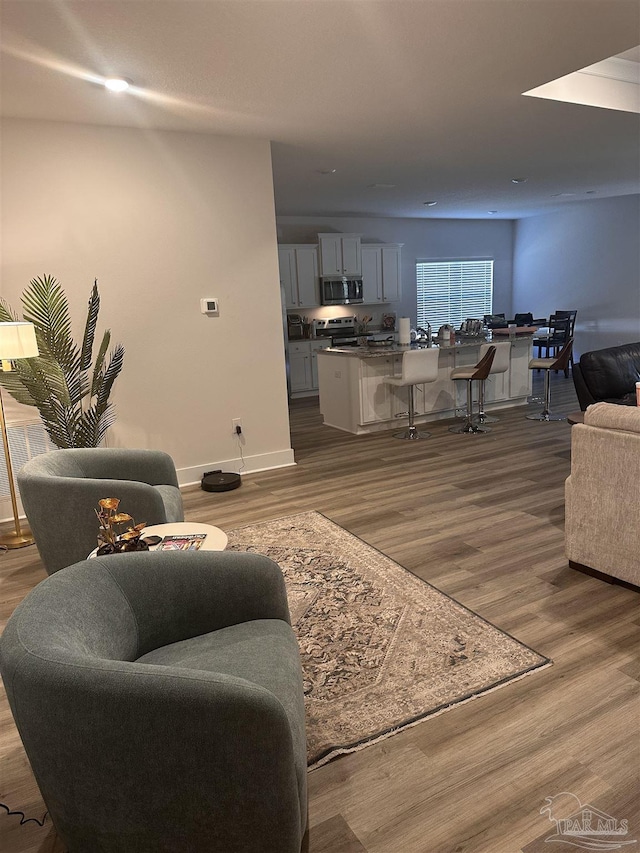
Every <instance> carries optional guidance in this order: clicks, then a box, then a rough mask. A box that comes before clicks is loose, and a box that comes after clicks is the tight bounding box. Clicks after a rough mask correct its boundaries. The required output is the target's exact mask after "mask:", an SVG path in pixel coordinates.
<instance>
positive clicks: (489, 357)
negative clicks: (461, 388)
mask: <svg viewBox="0 0 640 853" xmlns="http://www.w3.org/2000/svg"><path fill="white" fill-rule="evenodd" d="M495 354H496V348H495V346H494V345H491V346H489V348H488V349H487V352H486V354H485V355H484V356H483V357H482V358H481V359H480V361H479V362H478V363H477V364H470V365H468V366H466V365H465V366H464V367H454V368H453V370H452V371H451V373H450V374H449V377H450V378H451V379H455V380H456V381H460V380H463V379H464V381H465V382H466V383H467V413H466V415H465V419H464V423H463V424H462V426H457V427H449V432H457V433H467V434H468V435H477V434H478V433H484V432H491V430H490V429H489V427H484V426H479V425H478V424H474V423H473V381H474V379H475V380H476V381H477V382H484V380H485V379H486V378H487V376H488V375H489V371H490V370H491V365H492V364H493V359H494V356H495Z"/></svg>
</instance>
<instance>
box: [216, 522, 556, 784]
mask: <svg viewBox="0 0 640 853" xmlns="http://www.w3.org/2000/svg"><path fill="white" fill-rule="evenodd" d="M228 535H229V543H228V546H227V549H228V550H232V551H251V552H257V553H260V554H266V555H267V556H269V557H271V559H272V560H275V562H276V563H278V565H279V566H280V568H281V569H282V572H283V574H284V577H285V582H286V584H287V594H288V599H289V609H290V612H291V623H292V625H293V627H294V629H295V630H296V633H297V635H298V642H299V645H300V653H301V657H302V670H303V675H304V686H305V696H306V707H307V743H308V760H309V764H310V766H313V767H316V766H318V765H320V764H324V763H325V762H327V761H329V760H330V759H331V758H333V757H334V756H336V755H339V754H341V753H347V752H354V751H356V750H359V749H362V748H364V747H365V746H367V745H369V744H371V743H375V742H376V741H380V740H382V739H384V738H387V737H389V736H390V735H393V734H395V733H396V732H398V731H400V730H401V729H404V728H407V727H408V726H412V725H414V724H415V723H417V722H420V721H421V720H424V719H425V718H427V717H430V716H434V715H436V714H440V713H443V712H444V711H448V710H450V709H453V708H455V707H456V705H458V704H460V703H462V702H466V701H469V700H471V699H474V698H475V697H477V696H479V695H481V694H483V693H486V692H488V691H490V690H495V689H497V688H499V687H503V686H505V685H506V684H508V683H510V682H512V681H515V680H516V679H518V678H522V677H524V676H526V675H529V674H531V673H532V672H534V671H537V670H539V669H542V668H543V667H546V666H549V665H550V663H551V661H550V660H549V659H548V658H546V657H544V656H543V655H540V654H538V653H537V652H535V651H533V650H532V649H530V648H529V647H528V646H526V645H524V644H522V643H520V642H518V640H516V639H514V638H513V637H511V636H510V635H509V634H505V633H504V632H503V631H501V630H499V629H498V628H496V627H495V626H494V625H492V624H491V623H489V622H487V621H485V620H484V619H483V618H482V617H480V616H478V615H477V614H476V613H473V612H472V611H471V610H468V609H467V608H466V607H464V606H463V605H462V604H459V603H458V602H457V601H454V600H453V599H452V598H450V597H449V596H448V595H445V594H444V593H442V592H440V591H439V590H437V589H436V588H435V587H433V586H431V585H430V584H428V583H426V582H425V581H423V580H421V579H420V578H418V577H416V576H415V575H413V574H411V572H409V571H407V570H406V569H405V568H403V567H402V566H400V565H399V564H398V563H396V562H394V561H393V560H391V559H390V558H389V557H387V556H385V555H384V554H382V553H380V551H377V550H376V549H375V548H372V547H371V546H370V545H367V544H366V543H365V542H363V541H362V540H361V539H358V538H357V537H356V536H353V535H352V534H350V533H348V532H347V531H346V530H343V529H342V528H341V527H339V526H338V525H337V524H334V523H333V522H332V521H330V520H329V519H328V518H325V517H324V516H323V515H321V514H320V513H317V512H305V513H300V514H299V515H292V516H288V517H286V518H280V519H276V520H275V521H268V522H264V523H261V524H252V525H248V526H246V527H241V528H237V529H236V530H232V531H230V532H229V534H228Z"/></svg>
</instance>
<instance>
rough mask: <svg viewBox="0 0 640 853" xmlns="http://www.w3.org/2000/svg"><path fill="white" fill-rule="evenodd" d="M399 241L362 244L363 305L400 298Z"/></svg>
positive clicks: (394, 300)
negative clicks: (382, 243)
mask: <svg viewBox="0 0 640 853" xmlns="http://www.w3.org/2000/svg"><path fill="white" fill-rule="evenodd" d="M401 247H402V244H401V243H390V244H384V245H371V246H370V245H367V244H366V243H365V245H364V246H362V251H361V257H362V291H363V297H364V299H363V301H364V304H365V305H372V304H375V303H376V302H397V301H398V299H400V294H401V290H400V257H401V256H400V250H401Z"/></svg>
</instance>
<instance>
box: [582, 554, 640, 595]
mask: <svg viewBox="0 0 640 853" xmlns="http://www.w3.org/2000/svg"><path fill="white" fill-rule="evenodd" d="M569 568H571V569H575V570H576V571H577V572H582V574H584V575H589V576H590V577H592V578H597V579H598V580H599V581H604V582H605V583H610V584H615V585H616V586H623V587H625V588H626V589H632V590H634V592H640V586H636V585H635V584H633V583H630V582H629V581H623V580H621V579H620V578H614V577H613V575H608V574H606V572H600V571H598V569H592V568H591V566H585V565H584V563H575V562H574V561H573V560H569Z"/></svg>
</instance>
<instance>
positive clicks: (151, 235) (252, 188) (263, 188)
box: [1, 120, 293, 483]
mask: <svg viewBox="0 0 640 853" xmlns="http://www.w3.org/2000/svg"><path fill="white" fill-rule="evenodd" d="M1 177H2V218H1V229H2V230H1V234H2V289H1V294H2V296H4V297H5V298H7V299H8V301H9V302H10V303H11V304H12V305H14V306H15V307H19V299H20V294H21V293H22V291H23V289H24V288H25V287H26V286H27V284H28V282H29V280H30V279H31V278H33V277H34V276H37V275H43V274H45V273H50V274H51V275H54V276H55V277H56V278H58V280H59V281H60V282H61V283H62V285H63V287H64V289H65V291H66V293H67V295H68V297H69V301H70V304H71V310H72V314H73V317H74V322H75V323H76V325H77V334H78V335H80V334H81V332H82V324H83V320H84V317H85V316H86V304H87V300H88V298H89V294H90V290H91V285H92V283H93V279H94V277H97V278H98V285H99V289H100V296H101V300H102V306H101V312H100V321H99V331H100V332H101V330H102V329H104V328H106V327H110V328H111V330H112V333H113V340H115V341H120V342H122V343H123V344H124V346H125V348H126V355H125V363H124V369H123V371H122V374H121V375H120V377H119V379H118V380H117V382H116V385H115V389H114V396H113V399H114V402H115V403H116V405H117V413H118V417H117V421H116V424H115V426H114V427H113V428H112V430H111V431H110V435H109V440H108V443H109V444H110V445H117V446H126V447H146V448H158V449H162V450H165V451H167V452H168V453H170V454H171V455H172V456H173V458H174V460H175V462H176V466H177V467H178V468H179V469H180V479H181V482H183V483H184V482H194V481H197V480H198V479H199V477H200V475H201V474H202V473H203V472H204V471H207V470H211V469H212V468H215V467H222V468H223V469H224V470H238V467H239V464H240V463H239V449H238V442H237V440H236V438H235V437H234V435H233V432H232V428H231V419H232V418H241V419H242V423H243V431H244V444H243V447H242V450H243V453H244V457H245V469H244V470H245V471H251V470H258V469H261V468H268V467H274V466H279V465H284V464H292V462H293V453H292V451H291V446H290V437H289V421H288V408H287V392H286V376H285V361H284V347H283V333H282V313H281V302H280V286H279V274H278V258H277V246H276V228H275V214H274V202H273V185H272V173H271V157H270V150H269V142H268V141H266V140H247V139H237V138H224V137H214V136H209V135H205V134H186V133H172V132H145V131H142V130H132V129H124V128H104V127H95V126H85V125H72V124H64V123H53V122H36V121H22V120H9V121H5V122H4V124H3V129H2V175H1ZM207 296H208V297H212V296H213V297H217V298H218V299H219V301H220V316H219V317H217V318H211V317H207V316H204V315H202V314H201V313H200V299H201V297H207Z"/></svg>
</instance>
